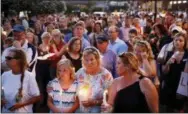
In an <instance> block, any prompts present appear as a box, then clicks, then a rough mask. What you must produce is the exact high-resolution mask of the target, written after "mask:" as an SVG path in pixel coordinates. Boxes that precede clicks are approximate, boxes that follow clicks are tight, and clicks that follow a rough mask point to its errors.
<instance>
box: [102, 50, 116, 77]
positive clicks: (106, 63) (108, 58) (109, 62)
mask: <svg viewBox="0 0 188 114" xmlns="http://www.w3.org/2000/svg"><path fill="white" fill-rule="evenodd" d="M101 56H102V65H103V67H104V68H106V69H107V70H108V71H110V72H111V74H112V76H113V78H117V77H118V74H117V72H116V59H117V57H116V54H115V53H114V52H113V51H112V50H110V49H107V50H106V52H105V53H104V54H102V53H101Z"/></svg>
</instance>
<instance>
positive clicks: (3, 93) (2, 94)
mask: <svg viewBox="0 0 188 114" xmlns="http://www.w3.org/2000/svg"><path fill="white" fill-rule="evenodd" d="M1 92H2V93H1V97H2V98H3V99H4V97H5V91H4V87H3V86H2V88H1Z"/></svg>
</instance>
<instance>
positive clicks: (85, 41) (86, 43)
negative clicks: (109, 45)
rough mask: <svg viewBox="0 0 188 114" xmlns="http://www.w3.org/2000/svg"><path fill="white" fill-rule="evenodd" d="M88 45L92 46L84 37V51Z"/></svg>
mask: <svg viewBox="0 0 188 114" xmlns="http://www.w3.org/2000/svg"><path fill="white" fill-rule="evenodd" d="M88 46H90V43H89V41H88V40H86V39H85V38H84V37H82V51H83V50H84V49H85V48H86V47H88Z"/></svg>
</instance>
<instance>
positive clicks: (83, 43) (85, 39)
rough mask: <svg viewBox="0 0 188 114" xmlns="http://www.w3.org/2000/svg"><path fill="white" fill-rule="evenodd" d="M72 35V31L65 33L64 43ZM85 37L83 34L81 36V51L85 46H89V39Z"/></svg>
mask: <svg viewBox="0 0 188 114" xmlns="http://www.w3.org/2000/svg"><path fill="white" fill-rule="evenodd" d="M72 37H73V34H72V33H70V34H67V35H66V36H65V38H64V41H65V43H68V42H69V40H70V39H71V38H72ZM87 39H88V36H87V35H85V34H84V35H83V37H82V51H83V50H84V49H85V48H86V47H88V46H90V43H89V41H88V40H87Z"/></svg>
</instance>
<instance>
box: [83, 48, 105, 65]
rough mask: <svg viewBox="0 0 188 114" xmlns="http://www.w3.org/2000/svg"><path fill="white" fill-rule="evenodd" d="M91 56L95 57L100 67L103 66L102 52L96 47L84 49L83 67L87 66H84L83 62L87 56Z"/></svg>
mask: <svg viewBox="0 0 188 114" xmlns="http://www.w3.org/2000/svg"><path fill="white" fill-rule="evenodd" d="M89 54H93V55H94V56H95V59H96V60H97V63H98V66H101V56H100V52H99V50H98V49H97V48H95V47H87V48H85V49H84V52H83V56H82V65H83V66H85V65H84V64H83V60H84V58H85V56H88V55H89Z"/></svg>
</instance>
